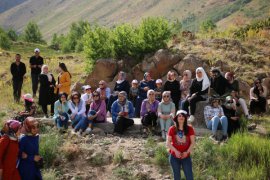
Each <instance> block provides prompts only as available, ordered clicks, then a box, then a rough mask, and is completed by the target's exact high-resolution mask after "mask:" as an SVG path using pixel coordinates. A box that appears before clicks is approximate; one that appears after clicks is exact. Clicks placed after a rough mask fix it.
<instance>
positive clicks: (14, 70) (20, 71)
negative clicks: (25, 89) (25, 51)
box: [10, 54, 26, 102]
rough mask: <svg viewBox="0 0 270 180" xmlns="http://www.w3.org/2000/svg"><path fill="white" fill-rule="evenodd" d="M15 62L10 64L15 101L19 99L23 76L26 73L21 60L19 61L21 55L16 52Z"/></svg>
mask: <svg viewBox="0 0 270 180" xmlns="http://www.w3.org/2000/svg"><path fill="white" fill-rule="evenodd" d="M15 60H16V61H15V62H13V63H12V64H11V66H10V72H11V74H12V85H13V96H14V100H15V102H19V101H20V97H21V89H22V84H23V77H24V75H25V73H26V67H25V64H24V63H23V62H21V55H20V54H16V56H15Z"/></svg>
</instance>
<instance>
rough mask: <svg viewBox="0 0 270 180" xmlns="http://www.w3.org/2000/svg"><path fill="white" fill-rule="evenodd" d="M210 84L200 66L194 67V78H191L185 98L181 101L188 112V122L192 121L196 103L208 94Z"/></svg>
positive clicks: (203, 99) (204, 98)
mask: <svg viewBox="0 0 270 180" xmlns="http://www.w3.org/2000/svg"><path fill="white" fill-rule="evenodd" d="M209 86H210V81H209V78H208V77H207V74H206V73H205V71H204V69H203V68H202V67H199V68H197V69H196V78H195V79H193V80H192V83H191V86H190V92H189V95H188V96H187V98H186V100H185V101H184V102H183V109H184V110H185V111H187V112H189V108H188V107H189V106H190V112H189V114H190V117H189V119H188V120H189V122H193V121H194V119H195V118H194V114H195V111H196V104H197V102H198V101H205V100H206V99H207V96H208V88H209Z"/></svg>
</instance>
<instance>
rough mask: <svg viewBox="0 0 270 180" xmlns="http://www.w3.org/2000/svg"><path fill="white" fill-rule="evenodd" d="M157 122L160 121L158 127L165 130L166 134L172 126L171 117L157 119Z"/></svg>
mask: <svg viewBox="0 0 270 180" xmlns="http://www.w3.org/2000/svg"><path fill="white" fill-rule="evenodd" d="M159 122H160V128H161V131H165V132H166V134H167V132H168V130H169V128H170V127H171V126H172V124H173V122H172V120H171V119H167V120H163V119H161V118H160V119H159Z"/></svg>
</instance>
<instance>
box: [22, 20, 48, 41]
mask: <svg viewBox="0 0 270 180" xmlns="http://www.w3.org/2000/svg"><path fill="white" fill-rule="evenodd" d="M24 40H25V41H26V42H32V43H46V42H45V41H44V40H43V39H42V34H41V32H40V30H39V27H38V25H37V24H36V23H35V22H32V21H31V22H29V23H28V24H27V26H26V28H25V30H24Z"/></svg>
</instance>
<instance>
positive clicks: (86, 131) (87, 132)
mask: <svg viewBox="0 0 270 180" xmlns="http://www.w3.org/2000/svg"><path fill="white" fill-rule="evenodd" d="M91 131H92V129H91V128H90V127H88V128H87V129H86V130H85V131H84V132H85V134H90V132H91Z"/></svg>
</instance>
